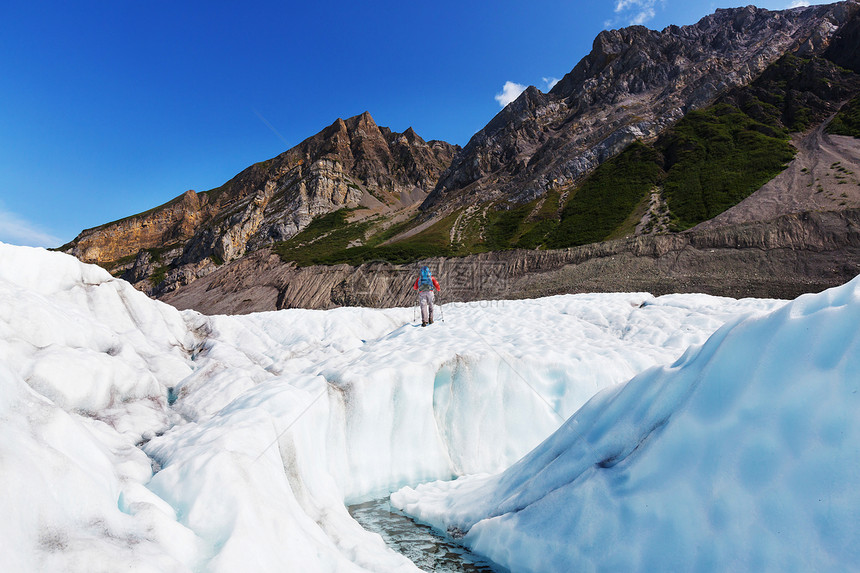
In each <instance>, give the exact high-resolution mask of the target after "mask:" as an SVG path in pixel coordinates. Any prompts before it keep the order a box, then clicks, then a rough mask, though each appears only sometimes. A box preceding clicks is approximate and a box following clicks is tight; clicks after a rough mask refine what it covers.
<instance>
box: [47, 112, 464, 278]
mask: <svg viewBox="0 0 860 573" xmlns="http://www.w3.org/2000/svg"><path fill="white" fill-rule="evenodd" d="M458 149H459V147H458V146H453V145H450V144H448V143H445V142H442V141H430V142H427V141H424V140H423V139H422V138H421V137H419V136H418V134H416V133H415V131H414V130H413V129H412V128H409V129H407V130H406V131H405V132H403V133H396V132H392V131H391V130H390V129H388V128H387V127H380V126H378V125H376V123H375V122H374V120H373V118H372V117H371V115H370V114H369V113H367V112H365V113H363V114H361V115H358V116H355V117H351V118H349V119H346V120H343V119H338V120H337V121H336V122H334V123H333V124H332V125H331V126H329V127H328V128H326V129H324V130H323V131H321V132H320V133H318V134H317V135H315V136H313V137H310V138H308V139H306V140H305V141H303V142H302V143H300V144H299V145H297V146H296V147H294V148H292V149H290V150H289V151H286V152H284V153H283V154H281V155H279V156H277V157H275V158H273V159H270V160H268V161H263V162H261V163H257V164H254V165H252V166H251V167H249V168H247V169H245V170H244V171H242V172H241V173H239V174H238V175H237V176H236V177H234V178H233V179H231V180H230V181H228V182H227V183H225V184H224V185H223V186H221V187H219V188H217V189H213V190H210V191H205V192H202V193H195V192H194V191H188V192H186V193H185V194H184V195H182V196H180V197H177V198H176V199H174V200H173V201H171V202H169V203H167V204H165V205H163V206H161V207H157V208H155V209H153V210H152V211H149V212H147V213H142V214H140V215H135V216H132V217H128V218H126V219H123V220H120V221H117V222H114V223H109V224H107V225H103V226H101V227H97V228H95V229H88V230H85V231H83V232H82V233H81V234H80V235H78V237H77V238H75V240H74V241H72V242H71V243H69V244H68V245H65V246H64V247H62V249H61V250H63V251H64V252H67V253H70V254H73V255H75V256H77V257H78V258H80V259H81V260H83V261H85V262H90V263H98V264H101V265H103V266H105V267H106V268H108V269H109V270H110V271H111V272H112V273H113V274H114V275H117V276H120V275H121V276H123V278H125V279H127V280H129V281H131V282H133V283H134V284H135V286H136V287H137V288H139V289H140V290H143V291H145V292H149V293H153V292H155V291H156V290H157V291H158V292H162V293H163V292H170V291H172V290H175V289H176V288H177V287H179V286H182V285H185V284H188V283H190V282H193V281H194V280H196V279H197V278H199V277H201V276H205V275H206V274H208V273H210V272H212V271H213V270H214V269H215V268H216V267H217V265H219V264H222V263H224V262H229V261H232V260H235V259H238V258H241V257H242V256H244V255H245V254H246V253H247V252H248V251H249V250H254V249H258V248H260V247H263V246H266V245H270V244H272V242H274V241H281V240H286V239H288V238H290V237H292V236H293V235H295V234H296V233H298V232H299V231H300V230H301V229H303V228H304V227H306V226H307V225H308V224H309V223H310V222H311V220H312V219H313V218H314V217H316V216H319V215H323V214H326V213H329V212H331V211H334V210H337V209H340V208H343V207H358V206H363V207H367V208H368V209H370V211H371V212H373V213H386V212H389V211H396V210H400V209H404V208H408V207H414V206H417V204H418V203H420V202H421V201H423V199H424V198H425V197H426V196H427V193H429V192H430V190H431V189H432V188H433V186H434V185H435V184H436V181H437V180H438V178H439V174H440V173H441V172H442V171H443V170H444V169H445V168H446V167H447V166H448V165H449V164H450V162H451V158H452V157H453V155H454V153H455V152H456V151H457V150H458ZM142 252H145V253H148V255H144V256H143V257H140V256H139V255H140V254H141V253H142Z"/></svg>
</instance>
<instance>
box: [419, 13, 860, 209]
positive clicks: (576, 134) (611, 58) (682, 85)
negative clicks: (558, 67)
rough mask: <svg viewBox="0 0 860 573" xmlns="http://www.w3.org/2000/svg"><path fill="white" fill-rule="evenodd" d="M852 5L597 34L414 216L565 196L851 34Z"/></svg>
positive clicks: (501, 120) (512, 108) (461, 159)
mask: <svg viewBox="0 0 860 573" xmlns="http://www.w3.org/2000/svg"><path fill="white" fill-rule="evenodd" d="M858 6H860V5H858V4H857V2H854V1H850V2H842V3H839V4H831V5H826V6H815V7H809V8H799V9H792V10H786V11H781V12H771V11H768V10H764V9H758V8H755V7H753V6H747V7H746V8H733V9H726V10H717V11H716V13H715V14H712V15H710V16H707V17H705V18H703V19H702V20H700V21H699V22H698V23H696V24H694V25H691V26H682V27H678V26H669V27H667V28H666V29H664V30H662V31H660V32H658V31H654V30H648V29H647V28H644V27H642V26H631V27H629V28H623V29H621V30H609V31H604V32H601V33H600V34H599V35H598V36H597V38H596V39H595V40H594V44H593V48H592V51H591V53H590V54H588V55H587V56H586V57H585V58H583V59H582V61H580V62H579V63H578V64H577V65H576V67H575V68H574V69H573V70H572V71H571V72H570V73H568V74H567V75H566V76H565V77H564V78H563V79H562V80H561V81H560V82H559V83H558V84H556V86H555V87H554V88H553V89H552V90H551V91H550V92H549V93H548V94H543V93H541V92H540V91H538V90H537V89H536V88H534V87H530V88H529V89H527V90H526V91H525V92H523V93H522V94H521V95H520V97H519V98H518V99H517V100H516V101H514V102H512V103H511V104H509V105H508V106H507V107H506V108H505V109H503V110H502V111H501V112H499V114H498V115H497V116H496V117H495V118H494V119H493V120H492V121H491V122H490V123H489V124H487V126H486V127H485V128H484V129H482V130H481V131H480V132H478V133H477V134H475V136H474V137H473V138H472V139H471V140H470V141H469V143H468V144H467V145H466V147H464V148H463V150H462V151H461V152H460V153H458V154H457V156H456V157H455V158H454V160H453V163H452V164H451V167H450V168H449V169H447V170H446V171H445V172H444V173H443V174H442V176H441V178H440V179H439V183H438V185H437V186H436V188H435V189H434V190H433V192H432V193H431V194H430V195H429V196H428V198H427V200H426V201H425V202H424V205H423V206H422V209H424V210H425V211H428V212H431V213H436V212H448V211H450V210H451V209H452V208H456V207H460V206H462V205H464V204H469V203H473V202H476V201H490V200H495V199H500V198H503V199H508V200H514V201H525V200H529V199H532V198H534V197H536V196H540V195H542V194H543V193H544V192H546V191H547V190H548V189H554V188H562V187H565V186H569V185H571V184H572V183H574V182H576V181H578V180H579V179H581V178H582V177H583V176H584V175H586V174H587V173H588V172H590V171H591V170H592V169H594V168H595V167H596V166H597V165H599V164H600V163H602V162H603V161H605V160H606V159H608V158H610V157H612V156H614V155H616V154H617V153H619V152H620V151H621V150H622V149H624V148H625V147H626V146H627V145H628V144H629V143H630V142H631V141H633V140H634V139H642V140H646V141H647V140H650V139H653V138H655V137H656V136H657V135H659V134H661V133H662V132H663V131H664V130H665V129H666V128H667V127H669V126H671V125H673V124H674V123H675V122H677V121H678V120H679V119H680V118H681V117H683V116H684V114H685V113H686V112H688V111H690V110H694V109H698V108H701V107H704V106H706V105H708V104H710V103H711V102H713V101H714V100H715V99H716V98H717V97H719V96H720V95H722V94H725V93H726V92H728V91H729V90H730V89H732V88H734V87H737V86H743V85H747V84H749V83H750V82H751V81H752V80H754V79H755V78H756V77H758V76H759V75H760V74H761V73H762V72H763V71H764V70H765V69H766V68H767V67H768V66H769V65H770V64H772V63H773V62H775V61H776V60H777V59H779V58H780V57H781V56H783V55H784V54H785V53H788V52H795V51H799V52H801V53H804V54H820V53H821V52H823V51H824V50H825V49H827V48H828V46H829V43H830V41H831V40H832V38H833V35H834V34H835V33H836V32H837V30H839V28H840V26H842V25H843V24H845V23H846V22H853V23H854V24H852V25H855V24H856V14H857V12H858Z"/></svg>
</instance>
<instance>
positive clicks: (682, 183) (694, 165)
mask: <svg viewBox="0 0 860 573" xmlns="http://www.w3.org/2000/svg"><path fill="white" fill-rule="evenodd" d="M658 148H659V149H661V150H662V151H663V153H664V155H665V161H666V171H667V173H666V180H665V182H664V190H665V198H666V202H667V203H668V205H669V210H670V212H671V215H672V219H673V230H683V229H688V228H690V227H692V226H694V225H696V224H698V223H701V222H702V221H707V220H708V219H711V218H712V217H715V216H717V215H719V214H720V213H722V212H723V211H725V210H726V209H728V208H729V207H732V206H734V205H736V204H738V203H739V202H741V201H742V200H743V199H745V198H746V197H748V196H749V195H750V194H752V193H753V192H754V191H756V190H757V189H759V188H760V187H761V186H762V185H764V184H765V183H767V182H768V181H770V180H771V179H773V177H775V176H776V175H777V174H778V173H779V172H780V171H782V170H783V169H785V166H786V164H787V163H788V162H789V161H791V159H792V158H793V157H794V153H795V151H796V150H795V149H794V148H793V147H792V146H791V144H790V143H789V142H788V137H787V135H783V134H779V133H777V132H775V131H774V130H773V129H772V128H771V127H769V126H767V125H764V124H762V123H760V122H758V121H756V120H754V119H752V118H751V117H749V116H748V115H746V114H745V113H743V112H742V111H740V110H739V109H738V108H736V107H734V106H731V105H728V104H717V105H714V106H712V107H710V108H708V109H706V110H703V111H695V112H691V113H689V114H687V116H686V117H684V119H683V120H681V121H680V122H678V124H677V125H676V126H675V127H674V128H673V129H672V130H671V131H670V132H669V134H668V135H667V136H666V137H664V138H663V139H662V140H661V141H660V142H658Z"/></svg>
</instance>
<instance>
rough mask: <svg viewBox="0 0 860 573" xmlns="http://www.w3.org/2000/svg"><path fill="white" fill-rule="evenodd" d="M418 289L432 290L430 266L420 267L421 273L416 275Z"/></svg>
mask: <svg viewBox="0 0 860 573" xmlns="http://www.w3.org/2000/svg"><path fill="white" fill-rule="evenodd" d="M418 290H420V291H423V290H433V278H432V275H431V274H430V267H427V266H424V267H421V274H420V275H419V277H418Z"/></svg>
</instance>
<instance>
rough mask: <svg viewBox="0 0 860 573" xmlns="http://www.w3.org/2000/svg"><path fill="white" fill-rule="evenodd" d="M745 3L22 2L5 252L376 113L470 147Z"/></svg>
mask: <svg viewBox="0 0 860 573" xmlns="http://www.w3.org/2000/svg"><path fill="white" fill-rule="evenodd" d="M742 4H743V2H737V3H736V4H732V3H719V2H710V1H698V0H683V1H682V0H607V1H603V0H593V1H587V2H584V1H567V2H562V1H548V0H530V1H529V2H525V1H517V2H514V1H507V0H496V1H493V2H472V1H470V0H460V1H457V2H451V1H448V0H436V1H434V2H402V1H398V2H388V1H369V2H360V1H355V0H353V1H351V2H341V1H339V0H338V1H332V2H328V3H319V5H318V6H317V5H316V4H315V3H311V2H302V3H297V2H295V3H294V2H273V1H246V2H241V3H240V2H219V1H217V0H210V1H209V2H202V1H196V0H194V1H188V2H181V1H180V2H176V1H173V2H162V1H158V0H153V1H149V2H131V1H126V0H120V1H118V2H110V3H108V2H102V1H89V0H80V1H77V2H58V1H55V2H43V1H40V0H30V1H24V0H20V1H19V0H11V1H10V2H4V3H3V4H2V5H0V54H3V55H2V56H0V241H4V242H8V243H13V244H21V245H33V246H59V245H60V244H63V243H65V242H68V241H69V240H71V239H73V238H74V237H75V236H76V235H77V234H78V233H79V232H80V231H81V230H82V229H85V228H89V227H93V226H96V225H99V224H102V223H106V222H109V221H112V220H115V219H119V218H122V217H125V216H128V215H131V214H134V213H137V212H141V211H145V210H147V209H150V208H152V207H155V206H156V205H159V204H161V203H164V202H166V201H168V200H170V199H172V198H173V197H175V196H177V195H179V194H181V193H183V192H184V191H186V190H188V189H194V190H196V191H204V190H207V189H211V188H213V187H217V186H219V185H221V184H222V183H224V182H225V181H227V180H228V179H230V178H231V177H233V176H234V175H235V174H236V173H238V172H239V171H241V170H242V169H244V168H245V167H247V166H248V165H250V164H252V163H255V162H257V161H262V160H265V159H268V158H270V157H273V156H275V155H278V154H279V153H281V152H283V151H285V150H286V149H289V148H290V147H292V146H294V145H296V144H298V143H299V142H300V141H302V140H303V139H305V138H306V137H309V136H311V135H313V134H315V133H317V132H318V131H320V130H321V129H322V128H324V127H326V126H327V125H329V124H331V123H332V122H333V121H334V120H335V119H337V118H338V117H344V118H346V117H349V116H352V115H356V114H359V113H361V112H363V111H365V110H367V111H370V113H371V114H372V115H373V117H374V119H375V120H376V122H377V123H378V124H380V125H385V126H388V127H390V128H392V129H393V130H395V131H403V130H405V129H406V128H408V127H410V126H411V127H413V128H414V129H415V130H416V131H417V132H418V134H419V135H421V136H422V137H423V138H425V139H443V140H445V141H449V142H451V143H458V144H460V145H465V144H466V143H467V142H468V140H469V138H470V137H471V136H472V135H473V134H474V133H475V132H476V131H478V130H479V129H481V128H482V127H483V126H484V125H485V124H486V123H487V122H488V121H489V120H490V119H492V117H493V116H494V115H495V114H496V113H498V112H499V110H500V109H501V106H502V105H503V104H504V103H506V102H507V101H508V100H509V99H510V97H514V96H515V95H516V93H517V92H518V90H519V89H522V87H523V86H526V85H535V86H537V87H538V88H540V89H542V90H544V91H546V90H547V87H548V86H549V85H550V84H551V82H552V81H553V80H554V79H558V78H561V77H563V76H564V74H566V73H567V72H569V71H570V70H571V69H572V68H573V67H574V66H575V65H576V63H577V62H578V61H579V60H580V59H581V58H582V57H584V56H585V55H586V54H587V53H588V52H589V50H590V49H591V43H592V41H593V39H594V36H595V35H597V33H598V32H600V30H602V29H605V28H619V27H623V26H627V25H630V24H633V23H638V24H643V25H646V26H648V27H649V28H654V29H662V28H663V27H665V26H667V25H669V24H679V25H684V24H691V23H693V22H695V21H697V20H698V19H700V18H701V17H703V16H705V15H707V14H709V13H711V12H713V11H714V9H716V8H718V7H729V6H734V5H742ZM794 4H796V2H793V1H792V0H773V1H771V0H768V1H766V2H760V3H759V4H758V5H759V6H761V7H764V8H769V9H783V8H787V7H789V6H790V5H794Z"/></svg>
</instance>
